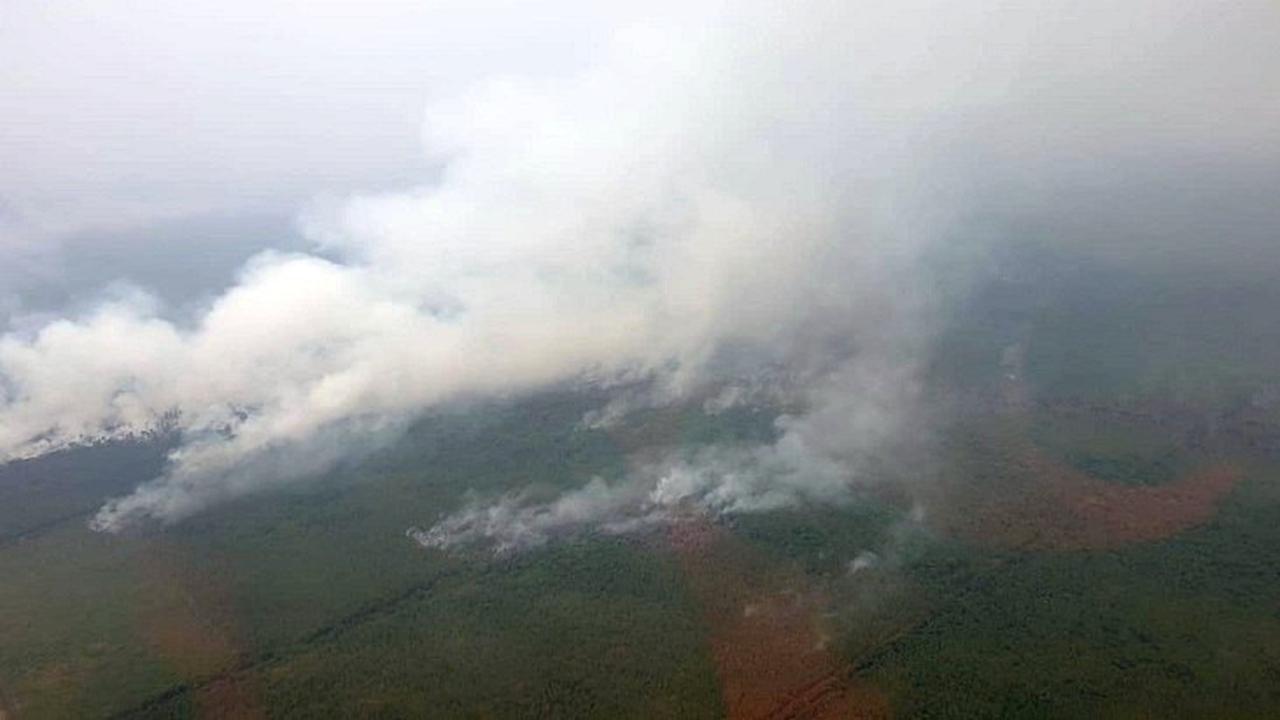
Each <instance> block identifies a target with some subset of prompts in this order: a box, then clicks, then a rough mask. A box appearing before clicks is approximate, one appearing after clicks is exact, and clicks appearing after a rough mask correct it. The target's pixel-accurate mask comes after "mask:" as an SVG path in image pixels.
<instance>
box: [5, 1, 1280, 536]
mask: <svg viewBox="0 0 1280 720" xmlns="http://www.w3.org/2000/svg"><path fill="white" fill-rule="evenodd" d="M711 17H712V18H713V19H712V20H710V21H707V22H703V23H694V24H685V25H681V26H678V27H662V26H648V27H644V26H641V27H635V28H631V29H628V30H626V31H624V32H621V33H619V34H618V36H617V37H616V39H615V41H614V42H613V43H611V44H610V45H609V47H608V50H607V52H605V53H604V55H603V56H602V57H601V58H600V59H599V62H598V63H596V64H595V65H594V66H593V68H592V69H591V70H589V71H586V72H583V73H579V74H576V75H574V76H572V77H560V78H550V79H549V78H546V77H540V78H531V79H524V80H522V79H518V78H507V79H502V80H496V81H491V82H486V83H483V84H481V85H479V86H477V87H475V88H473V89H471V90H470V91H468V92H465V93H463V94H461V95H460V96H459V97H457V98H456V99H454V100H451V101H447V102H443V103H439V104H436V105H434V106H433V107H432V108H431V109H430V110H429V112H428V114H427V118H428V119H427V126H426V130H425V143H426V147H427V148H428V151H429V152H430V153H432V154H433V155H435V156H438V157H439V158H441V159H442V161H444V163H445V166H444V171H443V174H442V176H441V177H440V179H439V180H438V181H436V182H433V183H432V184H430V185H428V186H424V187H421V188H418V189H416V190H413V191H411V192H403V193H395V194H390V195H380V196H372V197H365V198H357V199H354V200H351V201H349V202H345V203H338V204H331V205H329V206H323V207H322V206H317V207H315V208H313V209H312V210H311V211H310V212H309V213H308V215H307V216H306V218H305V225H306V228H307V232H308V234H309V235H310V237H311V238H312V239H313V240H315V241H316V243H317V244H318V251H319V252H318V254H296V253H295V254H280V253H267V254H263V255H260V256H258V257H256V258H255V259H254V260H253V261H251V262H250V263H249V264H248V265H247V266H246V267H245V268H244V269H243V270H242V272H241V274H240V276H239V279H238V281H237V283H236V284H235V286H234V287H232V288H231V289H229V290H228V291H227V292H226V293H225V294H223V295H222V296H220V297H218V298H217V299H216V300H215V301H213V302H212V303H211V305H210V307H209V308H208V310H207V312H205V313H204V314H203V315H202V316H200V317H199V318H198V320H197V321H196V322H194V323H193V324H191V325H189V326H188V325H182V326H179V325H175V324H173V323H171V322H168V321H166V320H164V319H163V316H162V313H161V308H158V307H156V303H155V302H154V300H152V299H150V298H148V297H147V296H145V295H138V296H132V297H130V296H125V297H121V298H118V299H115V300H113V301H112V302H110V303H107V304H104V305H102V306H101V307H98V308H96V309H95V310H93V311H92V312H90V313H87V314H85V315H83V316H81V317H76V318H68V319H62V320H57V321H55V322H52V323H49V324H48V325H45V326H44V327H42V328H39V329H38V330H34V331H30V332H24V333H15V334H10V335H8V336H5V337H4V338H3V339H0V461H3V460H4V459H12V458H18V457H27V456H31V455H36V454H40V453H44V452H49V451H52V450H56V449H59V448H62V447H65V446H67V445H69V444H72V443H77V442H84V441H88V440H94V439H102V438H111V437H119V436H124V435H128V434H131V433H136V432H140V431H144V430H147V429H149V428H153V427H156V426H158V425H161V424H166V423H168V424H176V425H177V427H178V428H179V429H180V430H181V431H182V434H183V445H182V446H181V447H180V449H179V450H178V451H177V452H176V453H175V454H174V456H173V458H172V461H171V464H170V469H169V471H168V472H167V473H166V475H165V476H163V477H161V478H157V479H155V480H153V481H151V482H148V483H146V484H144V485H142V486H141V487H139V488H138V490H137V491H136V492H135V493H134V494H132V495H130V496H128V497H125V498H121V499H118V500H116V501H113V502H111V503H110V504H108V505H107V506H106V507H104V508H103V509H102V511H101V512H100V513H99V515H98V517H97V518H96V520H95V526H96V527H99V528H101V529H107V530H114V529H118V528H121V527H123V526H125V525H127V524H129V523H131V522H135V521H138V520H142V519H146V518H155V519H159V520H162V521H172V520H175V519H179V518H181V517H184V516H186V515H188V514H190V513H192V512H195V511H197V510H199V509H200V508H201V507H204V506H206V505H207V504H209V503H211V502H216V501H219V500H221V499H224V498H228V497H234V496H237V495H241V494H244V493H247V492H252V491H255V490H257V489H259V488H261V487H263V486H266V485H269V484H271V483H274V482H281V481H285V480H289V479H292V478H294V477H300V476H304V475H306V474H309V473H313V472H315V471H316V470H317V469H318V468H320V467H322V466H323V465H324V464H325V463H327V462H331V461H333V460H334V459H336V457H338V456H340V455H341V454H343V453H346V452H349V451H354V450H355V449H357V448H362V447H363V448H367V447H368V446H369V445H370V444H372V443H376V442H379V441H380V440H382V439H385V438H386V437H387V436H388V435H393V434H394V433H395V431H396V429H397V428H399V427H402V426H403V424H404V423H405V422H407V421H408V420H409V419H411V418H412V417H413V416H414V415H415V414H417V413H420V412H422V411H423V410H424V409H427V408H430V407H432V406H434V405H437V404H439V403H444V402H449V401H451V400H456V399H460V398H466V397H469V396H477V395H484V394H490V393H508V392H519V391H523V390H528V389H533V388H537V387H539V386H543V385H547V384H550V383H558V382H565V381H583V382H589V381H594V380H601V379H604V380H607V379H611V378H616V377H619V376H628V377H636V376H640V377H651V378H658V379H659V381H660V383H661V384H662V386H663V387H665V388H669V390H668V392H669V393H670V395H671V396H673V397H678V396H679V395H680V394H682V393H685V392H689V391H691V390H693V389H695V388H697V387H698V386H699V385H700V384H701V383H702V382H703V381H704V380H706V379H707V378H708V377H710V376H712V375H714V373H715V372H716V368H717V367H719V366H720V365H721V364H723V363H724V362H726V357H727V356H733V357H734V358H735V362H744V361H743V360H742V358H747V359H748V360H746V361H745V362H747V364H748V365H750V366H753V367H757V368H761V369H763V368H771V369H776V368H778V367H783V368H786V373H787V375H788V377H790V378H792V379H793V382H794V385H795V387H796V388H797V389H796V392H797V394H798V396H799V397H800V398H801V399H802V400H803V403H802V405H803V406H804V407H805V408H806V411H805V412H804V413H803V414H801V415H799V416H797V417H794V418H790V419H788V420H787V421H786V424H785V425H784V426H782V427H781V428H780V438H779V440H778V441H777V442H776V443H775V444H773V445H771V446H767V447H763V448H752V449H747V450H744V451H741V452H743V453H746V454H745V455H742V456H737V455H735V456H721V457H717V458H713V460H714V461H712V460H707V459H706V458H703V459H702V460H700V461H699V462H698V463H695V465H696V466H694V467H690V468H687V469H686V470H684V471H680V472H679V473H677V472H675V471H674V470H673V471H671V472H667V473H666V474H663V473H656V474H655V475H654V478H655V479H654V480H653V484H652V487H650V486H647V485H643V484H642V485H641V486H640V490H632V489H626V490H620V491H619V492H621V497H622V499H621V500H617V499H614V495H613V494H611V493H610V492H606V491H605V490H608V489H609V488H611V487H613V486H607V485H606V486H604V488H603V489H602V487H600V486H596V485H593V486H589V487H588V488H586V489H584V490H583V491H581V492H582V493H583V495H582V497H578V496H576V495H575V496H571V497H568V498H565V499H562V501H560V502H559V503H558V504H553V505H552V506H548V507H545V508H541V509H537V508H535V509H533V510H532V511H531V512H533V515H527V514H525V513H526V512H527V511H529V509H527V508H520V507H518V502H517V503H516V505H512V504H511V502H516V501H511V502H508V503H507V504H506V505H502V506H498V507H496V508H493V509H484V508H475V509H473V510H471V511H469V512H470V513H472V515H469V516H465V517H460V518H459V519H454V520H450V521H446V524H445V525H444V526H442V527H443V528H444V529H443V530H441V533H438V538H445V537H446V536H448V534H449V529H450V528H452V529H454V530H456V531H458V532H459V533H462V534H463V535H466V534H468V533H471V532H472V530H471V529H470V528H475V527H483V528H489V529H487V530H483V531H482V532H481V533H480V534H481V535H482V536H486V537H496V538H500V542H509V543H516V541H515V540H510V539H507V540H502V539H501V538H503V537H504V536H503V534H502V533H503V532H504V531H502V530H494V529H493V528H496V527H499V526H500V525H501V524H502V523H503V522H505V521H510V522H514V523H516V524H517V525H521V526H523V527H527V528H532V533H533V536H534V537H539V536H546V535H547V534H548V533H550V532H552V530H551V528H552V527H553V526H555V525H557V524H558V523H559V522H560V520H561V519H567V521H569V522H576V523H581V522H583V520H584V518H589V517H594V515H593V513H595V509H596V508H605V509H606V510H609V511H610V512H603V513H599V514H600V515H601V516H602V517H603V516H610V515H611V513H612V512H613V511H616V510H618V509H619V508H620V507H622V506H625V507H627V508H631V507H641V508H643V507H647V506H646V505H645V503H656V504H658V505H664V504H665V505H671V504H673V503H674V504H679V503H681V502H686V501H689V500H690V499H691V498H692V499H693V501H694V502H695V503H697V504H702V505H705V506H709V507H712V508H714V509H717V510H720V511H745V510H751V509H766V508H770V507H777V506H779V505H782V504H787V503H791V502H796V501H801V500H814V501H822V502H831V501H840V500H841V499H842V498H846V497H847V496H848V493H849V491H850V488H852V487H854V486H856V484H857V480H858V478H859V477H860V474H861V473H862V470H863V466H864V465H866V464H867V463H869V462H873V461H874V460H876V459H877V458H878V457H881V456H883V455H884V454H885V453H886V452H889V451H891V450H892V448H893V447H894V445H895V443H896V442H898V441H899V439H900V438H901V437H903V435H904V434H909V433H913V432H917V431H919V429H920V427H921V419H920V418H921V414H922V413H921V408H920V407H919V402H920V393H919V381H920V378H919V374H920V369H921V367H922V366H923V364H924V363H925V361H926V360H927V348H928V337H929V334H930V331H931V330H932V322H931V320H930V318H931V317H932V314H933V313H932V311H933V307H932V303H933V301H934V300H936V299H937V296H936V295H935V293H934V292H933V288H932V285H931V283H932V282H933V278H932V276H931V275H930V274H929V272H928V271H927V267H928V266H929V263H930V258H932V257H935V256H936V253H935V251H936V250H937V249H938V248H940V247H944V246H948V245H953V244H954V243H955V242H957V238H961V237H963V236H964V232H963V229H964V228H965V227H966V223H967V222H968V221H969V220H970V219H971V217H972V215H974V214H975V213H978V214H985V215H991V214H994V215H998V216H999V215H1003V216H1009V217H1014V218H1017V219H1018V220H1019V221H1023V222H1025V219H1026V217H1027V216H1030V217H1032V218H1052V217H1054V216H1055V215H1056V214H1061V213H1063V212H1071V211H1072V208H1076V207H1081V200H1080V198H1082V197H1083V198H1085V200H1084V204H1085V205H1087V204H1088V203H1089V198H1090V197H1096V196H1101V195H1102V194H1103V189H1105V192H1106V194H1107V195H1108V196H1111V197H1114V196H1115V195H1116V194H1117V193H1119V194H1120V195H1124V194H1125V193H1128V192H1132V191H1134V189H1135V188H1136V187H1139V186H1143V183H1142V180H1143V179H1144V178H1146V177H1149V176H1150V174H1151V173H1153V172H1158V171H1159V169H1160V168H1162V167H1168V166H1170V163H1172V162H1173V161H1174V160H1175V159H1178V158H1185V157H1188V156H1195V157H1200V158H1213V159H1214V160H1215V161H1217V162H1221V163H1225V164H1226V165H1228V166H1230V165H1231V164H1234V163H1246V162H1247V163H1250V164H1251V165H1252V166H1261V167H1274V162H1275V160H1276V154H1277V149H1276V148H1275V143H1274V140H1273V139H1271V133H1272V130H1273V129H1274V127H1275V126H1276V123H1275V121H1276V120H1277V119H1280V93H1276V92H1271V91H1272V90H1274V88H1273V87H1267V85H1268V84H1270V85H1274V83H1275V80H1273V79H1270V76H1265V77H1264V76H1261V75H1259V73H1258V72H1257V71H1256V68H1257V67H1267V66H1269V67H1276V66H1277V65H1276V60H1277V52H1278V51H1277V50H1276V46H1275V44H1274V43H1270V42H1268V37H1269V36H1271V35H1272V34H1273V33H1272V31H1274V29H1275V28H1276V27H1277V26H1278V25H1277V18H1276V11H1275V9H1274V8H1273V7H1271V6H1270V5H1269V4H1267V3H1262V2H1258V3H1232V4H1222V5H1216V4H1208V5H1205V6H1202V7H1199V8H1198V9H1195V10H1192V11H1188V10H1186V9H1185V8H1181V7H1180V6H1178V5H1175V4H1173V3H1164V2H1134V3H1126V4H1124V5H1123V6H1121V7H1117V6H1115V5H1114V4H1110V3H1088V2H1086V3H1080V2H1072V3H1067V2H1058V1H1057V0H1045V1H1043V2H1037V3H1027V4H1021V5H1017V6H1008V7H1000V8H994V9H993V8H985V7H978V6H971V5H968V4H959V3H951V2H936V1H932V2H924V1H920V2H907V3H893V4H886V5H885V6H883V7H880V6H875V5H872V4H870V3H867V4H863V3H834V2H832V3H824V2H811V3H803V4H801V5H800V6H788V7H787V8H786V9H785V10H784V9H781V8H764V7H750V8H748V7H742V6H737V7H735V8H733V9H732V10H726V11H724V12H722V13H721V14H719V15H715V14H712V15H711ZM1205 28H1211V29H1212V32H1206V31H1205ZM1268 63H1269V65H1268ZM1268 163H1272V164H1271V165H1268ZM1232 177H1234V176H1232ZM1082 189H1083V191H1082V192H1081V190H1082ZM1071 190H1075V191H1077V192H1075V193H1074V194H1072V193H1071V192H1067V191H1071ZM1059 196H1062V197H1063V198H1064V199H1063V201H1062V202H1061V203H1059V204H1054V198H1057V197H1059ZM1162 197H1164V196H1161V195H1160V194H1159V193H1156V197H1154V199H1150V204H1151V205H1152V206H1155V207H1159V206H1160V204H1161V198H1162ZM1046 208H1048V209H1046ZM1081 209H1084V208H1081ZM1121 214H1123V213H1121ZM1117 222H1118V221H1117ZM1117 226H1119V225H1117ZM1076 234H1078V235H1081V236H1084V235H1090V234H1092V237H1093V238H1095V241H1096V238H1097V237H1101V236H1104V235H1105V228H1104V227H1101V226H1099V227H1094V228H1091V233H1076ZM948 252H949V253H951V254H952V255H954V254H955V251H954V248H952V249H950V250H948ZM321 448H323V449H325V450H326V452H323V453H322V452H318V450H319V449H321ZM302 458H307V459H308V461H307V462H295V461H296V460H300V459H302ZM708 466H710V467H711V468H712V469H711V470H708V469H707V468H708ZM726 468H727V469H726ZM673 473H675V474H673ZM680 473H683V474H680ZM677 476H678V477H681V478H684V479H683V480H680V481H678V482H679V483H683V485H678V483H677V481H675V480H671V479H670V478H673V477H677ZM664 478H666V480H664ZM664 482H665V483H666V485H665V486H664V485H663V483H664ZM672 483H677V484H672ZM619 487H621V486H619ZM628 487H629V486H628ZM664 487H665V488H666V490H663V488H664ZM655 493H657V494H656V495H655ZM664 493H665V494H664ZM637 497H639V498H641V500H640V501H637V500H636V498H637ZM637 503H638V504H637ZM627 512H631V511H630V510H628V511H627ZM477 513H478V514H477ZM623 514H624V515H625V514H626V513H623ZM481 517H484V518H488V519H487V520H484V521H483V522H481V521H480V520H477V518H481ZM607 522H612V520H608V521H607ZM450 523H452V524H450ZM424 532H426V533H430V532H431V531H424ZM433 537H436V536H433ZM432 542H437V543H442V544H447V543H448V542H451V540H446V539H437V540H434V541H432Z"/></svg>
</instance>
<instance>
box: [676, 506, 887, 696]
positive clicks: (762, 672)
mask: <svg viewBox="0 0 1280 720" xmlns="http://www.w3.org/2000/svg"><path fill="white" fill-rule="evenodd" d="M669 539H670V543H671V546H672V547H673V548H674V550H675V552H676V554H677V556H678V557H679V559H680V562H681V565H682V566H683V568H684V570H685V574H686V576H687V578H688V582H689V584H690V587H691V588H692V590H693V592H694V595H695V596H696V597H697V598H698V600H699V602H700V603H701V605H702V608H703V614H704V617H705V619H706V622H707V625H708V627H709V629H710V642H711V652H712V656H713V659H714V661H715V664H716V671H717V675H718V678H719V682H720V688H721V693H722V695H723V699H724V704H725V709H726V711H727V713H728V717H729V718H731V719H735V720H737V719H743V718H793V719H797V720H798V719H808V720H824V719H827V718H887V717H889V715H890V713H889V703H888V700H887V699H886V697H885V696H884V695H883V694H882V693H880V692H879V691H878V690H877V689H876V688H874V687H872V686H870V685H869V684H867V683H865V682H862V681H860V680H858V679H856V678H855V677H854V676H853V672H852V669H851V668H850V667H849V666H848V665H847V664H845V663H843V662H841V661H840V660H839V659H838V658H837V657H836V656H835V655H834V654H833V653H832V652H831V651H830V650H829V649H828V647H827V641H828V630H827V629H826V628H825V627H824V624H823V622H822V617H823V611H824V610H825V609H826V607H827V605H828V598H827V597H826V596H825V594H823V593H821V592H819V591H817V590H815V589H813V588H812V587H811V586H810V584H809V583H808V582H807V581H806V578H805V577H804V575H803V573H801V572H799V571H798V570H794V569H790V568H784V567H779V566H778V564H776V563H772V562H769V561H768V560H767V559H765V558H762V557H761V556H760V555H759V554H758V553H753V552H752V551H751V550H750V548H748V547H747V546H746V545H745V544H744V543H742V542H741V541H738V540H736V539H735V538H734V537H733V536H732V535H730V534H729V533H728V532H726V531H724V530H723V529H721V528H719V527H717V526H715V525H713V524H712V523H710V522H708V521H706V520H699V519H689V520H686V521H684V522H681V523H678V524H676V525H675V526H674V527H673V528H672V529H671V531H670V534H669Z"/></svg>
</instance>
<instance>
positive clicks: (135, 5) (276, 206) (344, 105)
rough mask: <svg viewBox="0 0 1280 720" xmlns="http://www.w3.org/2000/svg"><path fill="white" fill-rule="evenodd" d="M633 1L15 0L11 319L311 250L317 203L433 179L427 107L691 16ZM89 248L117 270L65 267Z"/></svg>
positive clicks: (6, 233) (0, 81)
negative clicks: (182, 248)
mask: <svg viewBox="0 0 1280 720" xmlns="http://www.w3.org/2000/svg"><path fill="white" fill-rule="evenodd" d="M635 5H636V6H635V7H632V8H627V7H625V6H619V5H618V4H614V3H599V2H591V1H589V0H556V1H555V2H550V3H529V2H514V1H512V0H425V1H409V0H307V1H302V0H184V1H183V2H170V1H168V0H140V1H136V2H122V1H108V2H104V1H102V0H49V1H44V0H40V1H38V2H37V1H34V0H5V1H4V2H0V326H2V325H3V322H4V319H5V317H6V316H7V315H9V314H13V313H17V312H18V311H19V310H25V311H26V312H28V313H30V312H34V311H40V310H47V309H48V308H49V303H50V302H52V299H54V298H56V299H59V300H60V301H66V300H67V299H68V298H69V297H70V296H76V297H82V296H83V295H84V294H86V293H87V294H93V293H95V292H100V291H101V289H102V288H101V286H102V285H103V284H104V283H106V282H110V281H112V280H116V279H126V280H129V281H131V282H134V283H137V284H141V285H148V286H151V289H153V290H154V291H157V292H159V293H160V294H161V295H162V296H163V295H172V292H171V291H172V290H174V289H175V288H174V287H173V283H172V282H171V281H170V282H165V280H164V276H165V274H166V273H168V274H170V275H172V274H173V273H174V272H176V271H181V272H191V271H194V272H195V273H196V275H198V277H196V278H194V280H193V282H194V285H195V289H196V291H197V292H196V294H197V295H200V294H205V293H208V292H210V291H212V290H214V289H216V287H213V286H216V285H221V284H225V283H226V282H229V280H230V272H231V271H232V270H233V269H234V268H235V267H236V266H237V265H239V263H240V262H242V261H243V260H244V259H246V258H247V257H248V255H249V254H251V253H252V252H253V251H255V250H258V249H261V248H262V247H263V246H266V245H276V246H286V247H292V246H295V245H296V244H297V238H296V237H295V236H293V234H292V232H291V229H290V221H291V220H292V218H293V217H294V216H296V215H297V213H298V212H299V211H300V210H301V209H302V208H303V207H304V206H305V205H307V204H308V203H309V202H311V201H312V200H313V199H315V198H317V197H318V198H329V199H334V198H342V197H345V196H346V195H349V194H353V193H357V192H359V193H366V192H374V191H383V190H390V189H397V188H402V187H405V186H407V185H410V184H415V183H422V182H427V181H430V180H431V179H432V177H433V173H434V171H435V168H437V167H438V161H433V159H432V158H430V157H429V154H430V152H431V151H430V149H429V148H425V147H424V145H423V142H422V136H421V130H422V123H423V119H424V118H423V115H424V111H425V108H426V107H427V105H428V103H429V102H431V101H432V100H433V99H436V98H440V97H447V96H449V95H451V94H454V93H457V92H459V91H460V89H462V88H466V87H468V86H470V85H472V84H474V83H476V82H477V81H478V80H480V79H483V78H488V77H492V76H495V75H510V74H520V75H535V76H536V75H548V76H554V75H564V74H566V73H572V72H574V71H576V70H580V69H581V68H582V67H583V66H585V65H586V64H588V62H590V60H591V59H592V58H593V57H595V56H596V55H597V54H598V53H599V51H600V48H601V46H602V45H604V44H607V42H608V41H609V38H610V35H611V34H612V33H613V32H615V31H616V30H617V28H618V27H619V26H622V25H627V24H630V23H632V22H635V21H637V20H644V19H645V18H648V17H661V16H662V15H664V14H665V15H667V16H670V15H671V14H672V13H673V11H671V10H663V9H662V5H663V3H661V2H658V3H644V6H645V7H644V8H643V9H642V8H640V7H639V4H635ZM667 5H669V6H678V5H680V4H677V3H667ZM183 242H185V243H186V245H187V246H188V247H189V248H191V249H192V253H191V254H190V256H188V257H186V258H184V257H183V256H181V253H178V252H175V251H174V250H173V249H172V248H170V249H168V250H160V251H159V252H158V253H153V252H150V251H151V250H152V249H153V248H154V247H155V246H157V245H172V244H174V243H183ZM86 251H87V252H89V254H91V255H92V256H94V257H97V258H100V259H104V260H105V262H104V263H102V264H100V265H95V264H93V263H85V262H82V261H80V260H77V259H76V258H68V257H66V256H67V255H68V254H80V255H83V254H84V253H85V252H86ZM149 255H150V256H149ZM193 259H199V260H201V261H202V262H201V265H200V267H196V266H195V264H193V263H191V262H183V261H184V260H188V261H189V260H193ZM135 263H136V266H135V265H134V264H135ZM175 263H176V264H175ZM215 278H216V280H215ZM18 305H20V306H21V307H20V308H17V307H15V306H18Z"/></svg>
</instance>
